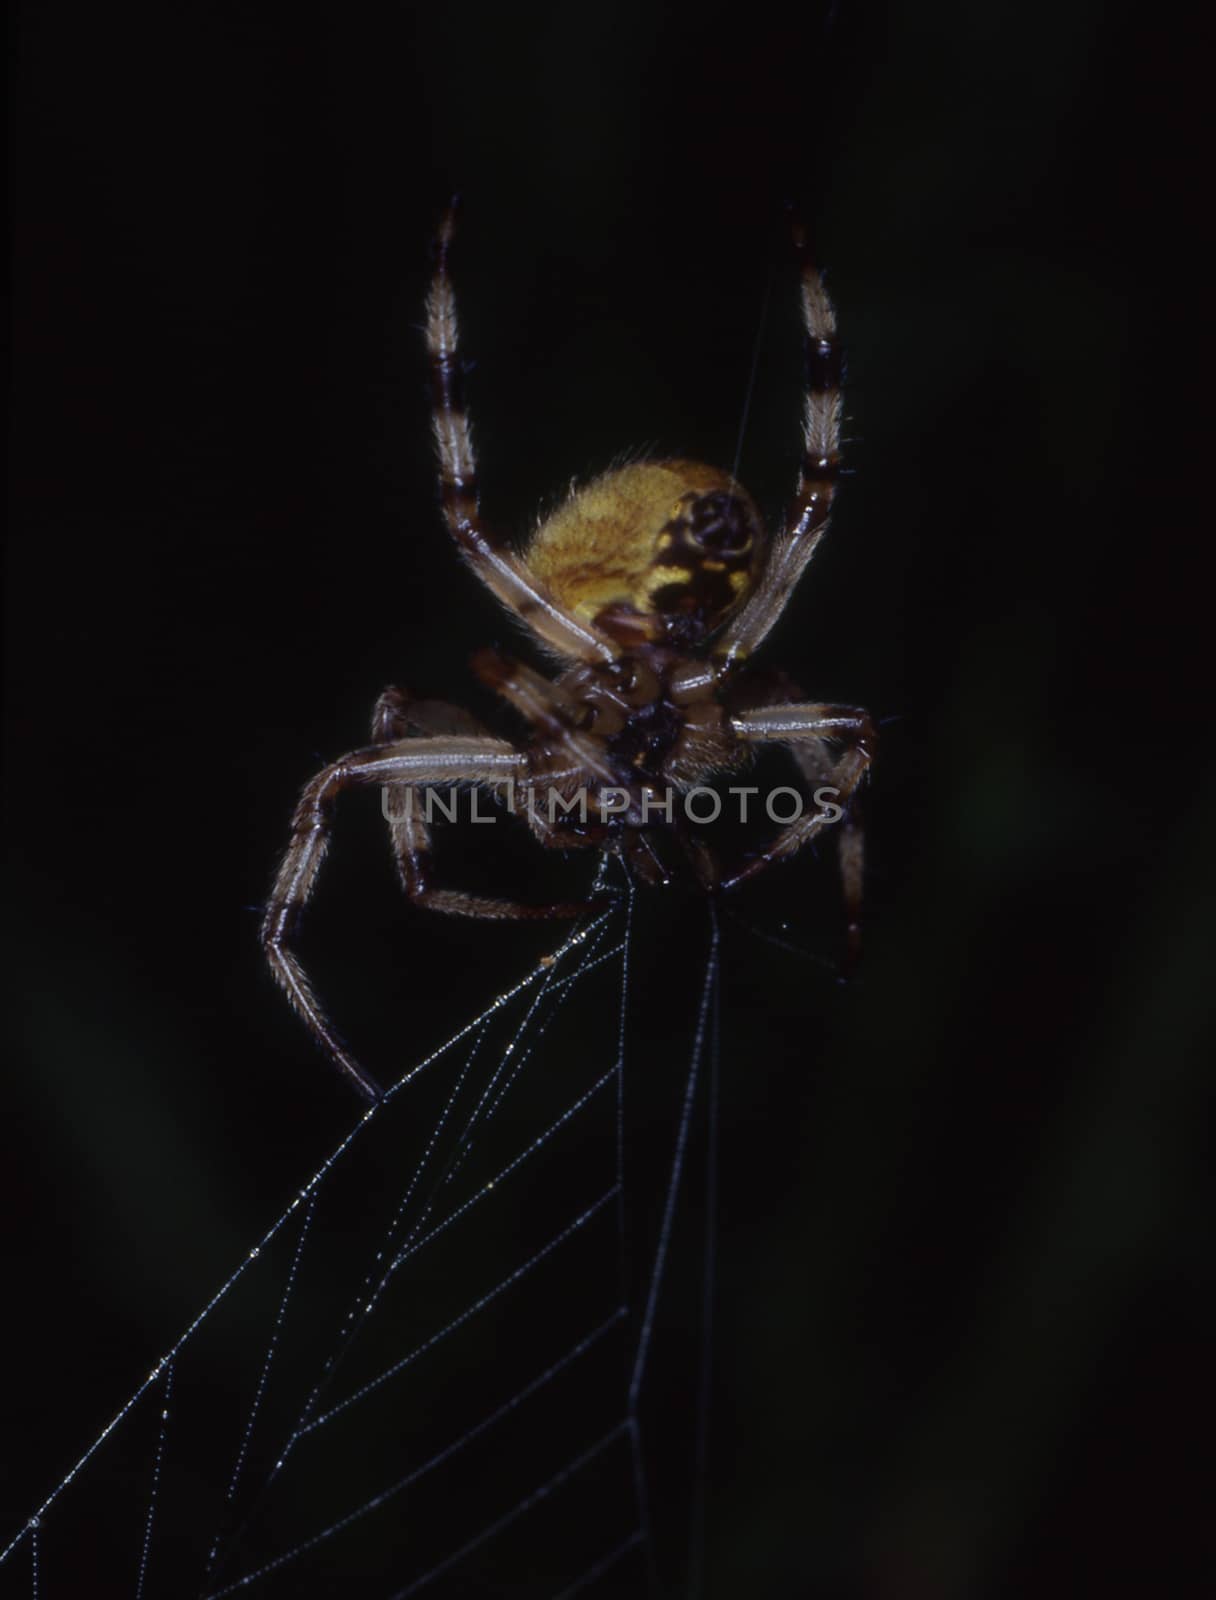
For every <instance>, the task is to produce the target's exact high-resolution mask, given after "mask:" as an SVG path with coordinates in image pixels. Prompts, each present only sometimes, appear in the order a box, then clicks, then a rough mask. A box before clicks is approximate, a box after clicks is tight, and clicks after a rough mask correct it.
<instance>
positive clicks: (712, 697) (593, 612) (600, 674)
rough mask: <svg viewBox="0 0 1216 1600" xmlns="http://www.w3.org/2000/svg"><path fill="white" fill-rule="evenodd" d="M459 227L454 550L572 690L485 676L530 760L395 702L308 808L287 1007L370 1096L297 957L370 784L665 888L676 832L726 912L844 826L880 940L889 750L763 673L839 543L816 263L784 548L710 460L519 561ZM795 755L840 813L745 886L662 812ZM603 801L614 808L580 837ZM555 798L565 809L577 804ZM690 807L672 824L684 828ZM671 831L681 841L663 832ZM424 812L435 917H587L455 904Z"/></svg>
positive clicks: (448, 353) (399, 853)
mask: <svg viewBox="0 0 1216 1600" xmlns="http://www.w3.org/2000/svg"><path fill="white" fill-rule="evenodd" d="M453 223H454V212H453V211H449V212H448V214H447V216H446V217H445V219H444V221H443V224H442V226H441V228H440V231H439V235H438V239H437V243H436V252H435V274H434V279H433V282H432V285H431V291H430V295H429V298H428V301H427V348H428V350H429V353H430V362H431V377H432V384H433V393H434V431H435V443H436V446H437V449H438V455H439V471H440V483H441V490H442V501H443V512H444V516H445V518H446V520H447V524H448V528H449V530H450V531H451V534H452V537H453V538H454V539H455V541H456V545H457V547H458V549H459V550H460V552H461V554H462V555H463V556H464V558H465V560H466V561H467V562H468V564H469V566H470V567H471V568H472V569H473V571H474V573H475V574H476V575H477V576H478V577H479V578H480V579H481V581H482V582H483V583H484V584H485V585H486V586H487V588H488V589H489V590H490V591H491V593H492V594H494V595H495V596H496V597H497V598H498V599H499V600H501V601H502V603H503V605H504V606H506V607H507V608H508V610H510V611H513V612H514V613H515V614H516V615H517V616H518V617H519V618H520V620H521V621H522V622H523V623H524V624H525V626H526V627H527V628H528V629H529V630H530V632H531V633H532V634H533V635H534V637H535V639H536V641H537V643H538V644H539V645H540V646H541V647H542V649H544V650H545V651H546V652H547V653H548V654H549V656H550V657H552V658H553V659H554V661H555V662H556V664H557V665H558V667H559V668H560V670H559V672H558V675H557V677H556V678H555V679H549V678H546V677H544V676H543V675H542V674H541V673H539V672H537V671H536V670H535V669H533V668H532V667H530V666H527V665H525V664H524V663H522V662H519V661H515V660H512V659H510V658H508V657H507V656H504V655H501V654H499V653H497V652H495V651H492V650H485V651H481V652H479V653H478V654H477V655H476V656H475V657H474V658H473V662H472V666H473V671H474V672H475V673H476V674H477V676H478V677H479V678H480V679H481V681H482V682H483V683H486V684H488V685H489V686H490V687H491V688H493V689H494V690H496V691H497V692H498V693H499V694H500V695H501V696H502V697H503V698H504V699H505V700H507V701H509V702H510V704H511V705H513V706H514V707H515V708H516V710H517V711H519V712H520V713H521V714H522V715H523V717H524V718H525V720H526V721H527V722H528V723H529V724H530V725H531V728H532V735H531V738H530V740H529V741H528V743H527V744H526V745H525V746H524V747H522V748H519V747H517V746H515V745H513V744H510V743H508V742H507V741H506V740H504V739H500V738H497V737H495V736H494V735H493V734H492V733H490V732H489V731H488V730H487V729H486V728H484V727H483V726H482V725H481V724H480V723H479V722H477V721H476V720H475V719H474V718H473V717H472V716H470V715H469V714H468V713H467V712H465V711H462V710H460V709H459V708H458V707H456V706H451V705H448V704H446V703H444V702H442V701H426V700H424V701H417V700H411V699H410V697H409V696H408V695H407V694H405V693H404V692H403V691H402V690H400V689H393V688H390V689H386V690H385V691H384V693H383V694H382V695H381V696H380V699H379V700H378V701H377V703H376V708H375V713H374V716H373V720H372V743H371V744H370V745H368V746H366V747H364V748H363V749H359V750H353V751H351V753H350V754H349V755H345V756H343V757H342V758H341V759H340V760H338V761H335V762H333V763H332V765H330V766H328V767H326V768H325V769H324V770H323V771H322V772H320V773H318V774H317V776H316V777H315V778H314V779H313V780H312V782H311V783H309V784H308V786H307V787H306V788H305V790H304V792H303V794H302V796H301V797H300V802H299V805H298V806H297V808H296V813H295V818H294V821H293V823H292V836H291V842H290V844H289V845H288V847H287V852H286V854H285V856H284V858H283V863H282V865H281V866H280V868H279V872H278V877H277V878H276V880H275V884H274V889H273V892H272V894H271V898H270V901H269V904H268V905H267V908H266V915H265V920H264V922H263V926H262V941H263V945H264V947H265V950H266V954H267V957H268V959H269V961H270V965H271V968H272V969H273V971H274V975H275V977H276V978H277V979H278V981H279V983H280V984H281V985H282V986H283V988H284V989H285V990H286V992H287V996H288V999H289V1000H290V1001H291V1003H292V1005H293V1006H294V1007H295V1009H296V1010H297V1011H298V1012H299V1014H300V1016H301V1017H302V1018H303V1019H304V1021H305V1022H306V1023H307V1025H308V1027H309V1028H310V1029H311V1031H312V1033H313V1035H314V1036H315V1038H316V1039H317V1041H318V1042H319V1043H320V1044H321V1045H322V1047H323V1048H324V1049H325V1050H326V1051H327V1052H328V1053H329V1054H330V1055H331V1056H332V1058H333V1059H334V1061H335V1062H336V1063H337V1065H338V1066H339V1067H340V1068H341V1069H342V1070H343V1071H344V1072H346V1073H347V1074H349V1076H350V1077H351V1079H352V1080H353V1081H354V1083H355V1084H356V1085H357V1086H358V1088H359V1089H360V1090H361V1091H362V1092H363V1093H364V1094H366V1095H367V1096H369V1097H370V1098H373V1099H374V1098H375V1097H376V1096H377V1095H378V1094H379V1093H380V1090H379V1088H378V1086H377V1085H376V1083H375V1082H374V1080H373V1079H371V1078H370V1077H369V1076H368V1074H367V1073H366V1072H365V1071H364V1070H363V1068H362V1067H361V1066H359V1064H358V1063H357V1062H356V1061H355V1060H354V1059H353V1057H352V1056H351V1055H350V1053H349V1051H348V1050H347V1049H346V1048H345V1047H344V1046H343V1045H342V1043H341V1042H340V1041H339V1039H338V1037H337V1036H336V1034H335V1032H334V1030H333V1028H332V1026H331V1025H330V1022H329V1020H328V1018H327V1017H326V1015H325V1013H324V1011H323V1010H322V1008H321V1006H320V1004H319V1003H318V1001H317V998H316V996H315V995H314V993H313V990H312V987H311V985H310V983H309V981H308V978H307V976H306V974H305V972H304V969H303V967H302V966H301V964H300V962H299V959H298V958H297V956H296V955H295V953H294V951H293V949H292V936H293V934H294V932H295V930H296V927H297V924H298V922H299V919H300V916H301V913H302V911H303V908H304V905H305V904H306V902H307V900H308V897H309V895H310V894H311V893H312V890H313V886H314V884H315V882H316V877H317V872H318V870H319V868H320V866H321V862H322V859H323V857H324V855H325V849H326V845H327V841H328V837H329V831H330V826H331V819H332V814H333V810H334V803H335V801H336V800H337V797H338V795H339V794H340V793H341V791H342V790H343V789H346V788H349V787H350V786H351V785H354V784H362V785H369V784H371V785H378V786H383V787H386V788H387V787H392V788H397V789H400V790H403V791H404V792H405V800H406V801H407V802H408V801H412V791H414V790H416V789H419V788H424V787H433V786H436V785H453V784H462V785H466V786H476V787H479V788H483V789H486V790H489V791H490V792H492V793H493V794H495V795H497V796H499V797H503V796H504V795H506V796H509V797H510V798H511V801H512V809H514V805H513V799H514V795H515V792H516V786H517V785H518V786H521V787H523V788H525V789H527V790H528V791H530V792H531V794H532V795H533V796H535V795H536V794H537V793H538V792H539V793H544V792H545V791H547V792H548V794H549V797H550V798H549V804H548V805H547V806H545V805H543V804H542V805H537V804H531V805H529V807H528V808H527V811H526V818H527V821H528V823H529V825H530V826H531V828H532V830H533V832H534V833H535V835H536V837H537V838H538V840H539V841H540V843H541V844H543V845H548V846H551V847H557V848H561V849H568V848H570V847H572V846H595V847H598V848H600V849H607V850H611V851H614V852H616V853H617V854H619V855H620V856H621V857H623V858H624V860H625V861H626V863H627V864H628V865H629V866H630V867H631V868H632V869H633V870H634V871H635V873H636V874H637V876H638V877H640V878H641V879H642V880H644V881H648V882H655V881H658V880H659V879H661V878H664V877H665V876H666V874H665V871H664V869H663V867H662V866H661V865H660V857H659V856H658V854H657V853H656V851H655V849H654V847H653V845H652V843H651V835H652V834H654V833H655V831H656V829H658V828H662V829H663V830H664V831H666V832H670V833H672V834H674V835H675V836H676V837H677V839H678V840H679V842H680V844H681V845H682V846H683V848H684V849H685V851H686V852H687V854H688V855H689V856H690V858H691V860H692V862H693V865H694V868H695V870H696V872H697V874H698V876H699V877H700V879H701V881H702V882H703V883H704V884H705V886H706V887H707V888H709V889H718V890H725V889H731V888H734V886H735V885H736V884H739V883H742V882H743V881H744V880H746V879H748V878H751V877H753V876H754V875H755V874H756V873H757V872H760V871H761V870H762V869H763V868H765V867H767V866H769V865H771V864H772V863H773V862H775V861H781V860H784V859H785V858H787V857H789V856H792V855H793V854H794V853H795V852H796V851H798V850H801V849H802V847H803V846H804V845H806V844H808V843H809V842H810V841H811V840H812V839H813V838H815V837H816V836H817V835H818V834H819V833H821V832H822V831H823V830H824V828H825V827H826V826H827V825H828V824H829V823H831V822H833V821H835V819H837V818H840V817H841V816H842V815H843V820H840V821H836V838H837V841H838V849H839V857H840V866H841V874H842V879H843V888H844V898H845V907H846V914H847V919H848V930H849V931H848V943H849V953H850V957H852V956H854V955H855V954H856V951H857V948H858V942H859V937H860V921H859V918H860V904H861V878H862V836H861V829H860V823H859V820H858V819H857V816H856V813H855V808H854V805H853V801H854V799H855V796H856V793H857V790H858V787H859V785H860V784H861V781H862V779H863V778H864V777H865V775H866V772H867V769H868V768H869V765H870V762H871V759H872V752H873V748H874V735H873V729H872V727H871V723H870V719H869V717H868V716H867V714H866V713H865V712H864V711H862V710H859V709H858V708H857V707H855V706H843V705H826V704H820V703H817V702H814V701H804V700H802V698H801V696H800V695H799V693H798V691H797V690H796V689H794V687H793V686H792V685H791V684H790V682H789V680H788V679H785V678H784V677H782V676H779V675H768V676H767V677H761V676H760V675H758V674H755V673H751V672H749V669H748V666H747V663H748V661H749V659H750V657H751V655H752V653H753V651H754V650H755V649H756V647H757V646H758V645H759V644H760V643H761V641H762V640H763V639H764V637H765V635H766V634H767V633H768V632H769V630H770V629H771V628H772V626H773V624H774V623H775V622H776V621H777V618H778V617H779V616H780V615H781V612H782V611H783V609H784V607H785V605H786V602H787V601H788V600H789V598H790V595H791V594H792V592H793V589H794V586H795V584H796V583H797V582H798V579H799V578H800V576H801V575H802V572H803V569H804V568H805V567H806V565H807V563H808V562H809V561H810V559H811V557H812V555H813V554H814V553H815V550H816V547H817V546H818V544H819V541H820V539H821V538H822V537H823V534H824V531H825V529H826V527H827V521H828V513H829V511H830V508H831V504H832V499H833V497H834V494H835V489H836V481H837V478H838V476H839V472H840V418H841V398H840V375H841V362H840V353H839V347H838V345H837V342H836V318H835V314H834V312H833V309H832V304H831V301H830V300H829V299H828V296H827V293H826V291H825V290H824V286H823V281H822V279H821V277H820V275H819V272H818V271H817V269H816V267H815V265H814V263H813V262H812V260H811V257H810V253H809V250H808V248H807V242H806V237H805V233H804V231H803V229H802V228H801V227H798V226H795V228H794V245H795V250H796V253H797V257H798V264H799V269H800V273H801V284H802V319H803V327H804V338H805V353H806V374H807V376H806V394H805V405H804V412H803V434H804V441H805V452H804V456H803V461H802V468H801V472H800V475H799V481H798V489H797V493H796V495H795V497H794V501H793V504H792V506H791V508H790V510H789V512H788V514H787V516H786V518H785V522H784V525H783V526H782V527H781V529H780V531H779V532H777V533H776V534H775V535H774V536H773V537H772V538H771V539H769V538H768V537H767V536H766V534H765V531H764V528H763V525H762V523H761V520H760V516H759V513H758V512H757V510H756V506H755V504H754V503H753V501H752V499H751V497H750V496H749V495H748V494H747V492H746V491H745V490H744V489H743V488H741V486H740V485H739V484H738V483H736V482H735V480H734V479H733V477H731V476H730V475H729V474H728V473H725V472H721V471H719V470H718V469H717V468H716V467H709V466H702V465H700V464H699V463H697V462H694V461H684V460H670V461H646V462H637V463H634V464H632V465H628V466H624V467H619V468H617V469H615V470H613V471H610V472H606V473H604V474H603V475H602V476H601V477H599V478H596V479H594V480H593V481H592V482H591V483H589V484H587V485H586V486H584V487H583V488H575V489H572V491H571V494H570V496H569V498H568V499H567V501H566V502H565V504H564V505H562V506H561V507H560V509H559V510H558V511H556V512H555V513H554V514H553V515H552V516H551V517H549V518H548V519H547V520H546V521H544V522H542V523H541V524H540V525H539V526H538V528H537V529H536V531H535V533H534V534H533V535H532V538H531V539H530V541H529V542H528V544H527V546H526V548H525V549H524V550H522V551H518V552H517V551H516V550H514V549H512V547H511V546H510V545H509V544H507V543H506V542H505V541H504V540H503V539H502V538H500V537H499V536H498V535H497V534H496V533H494V532H493V531H492V530H491V529H489V528H487V527H486V526H485V524H484V523H483V521H482V519H481V516H480V512H479V510H478V497H477V467H476V461H475V458H474V454H473V445H472V440H471V437H470V432H469V420H468V413H467V411H466V409H465V404H464V399H463V396H462V392H461V389H462V384H461V362H460V357H459V354H458V341H457V323H456V305H455V299H454V297H453V293H452V283H451V278H450V276H449V272H448V255H449V250H450V246H451V241H452V232H453ZM774 743H776V744H781V745H784V746H786V747H787V748H788V749H789V751H790V753H791V755H792V756H793V759H794V761H795V762H796V764H797V766H798V767H799V769H800V770H801V773H802V775H803V777H804V778H805V779H806V780H807V781H808V782H811V783H814V782H822V783H825V784H830V785H831V786H832V792H833V793H834V794H835V796H836V797H837V798H838V800H839V806H838V807H837V806H833V807H832V808H831V809H829V810H822V809H817V810H813V811H807V812H805V813H803V814H801V815H799V816H798V817H797V818H796V819H795V820H793V821H791V822H789V823H788V824H787V825H786V826H784V827H782V829H781V830H780V832H779V833H778V834H777V835H776V837H775V838H774V839H773V840H772V842H771V843H770V844H768V845H767V846H766V847H765V848H764V849H762V850H760V851H759V852H758V853H756V854H755V855H753V856H751V857H749V858H748V859H747V860H746V861H745V862H744V863H742V864H740V865H738V866H737V867H735V868H734V869H732V870H729V871H726V870H723V868H722V867H721V866H720V865H719V863H718V861H717V860H716V858H715V856H714V854H713V852H712V851H711V850H710V849H709V847H708V846H707V845H706V844H705V843H704V842H703V841H702V840H700V839H698V838H695V837H692V836H690V835H689V834H688V833H687V832H686V831H685V830H684V829H682V828H680V827H678V826H677V825H676V823H675V822H674V821H669V820H668V818H667V814H666V812H665V811H664V806H663V801H662V795H661V791H666V792H667V793H668V794H670V793H671V791H673V790H674V791H675V792H677V793H686V792H687V791H688V790H689V789H691V788H692V787H694V786H696V785H698V784H699V783H700V782H701V781H702V780H704V779H705V778H707V777H709V776H712V775H715V774H720V773H728V772H732V771H738V770H739V769H741V768H743V767H745V766H746V765H747V764H748V762H749V761H750V760H751V758H752V756H753V755H754V752H755V750H756V748H757V747H758V746H760V745H764V744H774ZM588 789H591V790H593V791H594V790H597V789H598V790H599V791H600V792H601V794H606V793H609V792H610V793H611V794H612V796H613V799H612V801H611V803H608V802H607V801H604V802H603V803H602V804H601V806H600V808H599V811H598V813H597V814H596V815H595V816H593V817H591V818H588V817H587V816H586V814H585V813H580V814H579V815H575V811H574V806H573V801H574V798H575V797H576V796H577V795H578V794H579V793H584V794H585V793H586V791H587V790H588ZM555 800H556V803H555ZM668 809H669V808H668ZM656 810H658V811H659V812H660V813H661V814H662V818H663V820H661V821H658V820H656V818H655V816H654V815H652V813H653V812H654V811H656ZM417 811H418V808H417V807H416V806H414V805H413V804H412V803H407V804H403V805H401V806H399V807H397V808H395V809H394V810H393V811H392V812H391V814H390V816H389V828H390V833H391V840H392V848H393V854H394V856H395V857H396V861H397V867H398V871H399V872H400V875H401V881H402V884H403V886H404V888H405V892H406V893H407V894H408V895H409V897H410V898H411V899H412V900H416V901H417V902H418V903H419V904H420V905H425V906H430V907H431V908H432V909H434V910H436V911H447V912H454V913H457V914H460V915H464V916H472V917H496V918H501V917H526V918H536V917H571V916H575V915H577V914H578V913H580V912H581V911H583V910H585V909H586V902H585V901H584V902H575V903H571V904H561V905H528V904H524V903H521V902H518V901H515V900H500V899H490V898H487V897H484V896H481V895H476V894H469V893H466V892H465V891H464V890H459V889H446V888H438V887H435V886H434V885H433V883H432V882H431V879H430V877H429V874H428V854H429V849H430V833H429V828H428V826H427V819H426V818H425V817H421V816H419V815H418V814H417Z"/></svg>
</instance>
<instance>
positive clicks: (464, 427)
mask: <svg viewBox="0 0 1216 1600" xmlns="http://www.w3.org/2000/svg"><path fill="white" fill-rule="evenodd" d="M455 220H456V218H455V210H454V209H449V211H448V212H447V214H446V216H445V217H444V219H443V222H442V223H441V225H440V228H439V234H438V237H437V239H436V242H435V274H434V277H433V279H432V281H431V292H430V294H429V296H428V298H427V306H426V342H427V350H428V351H429V353H430V358H431V387H432V393H433V426H434V434H435V448H436V450H437V452H438V456H439V483H440V490H441V494H442V500H443V514H444V517H445V518H446V519H447V524H448V528H449V530H450V531H451V534H452V537H453V538H454V539H455V541H456V543H457V545H458V547H459V549H460V551H461V553H462V554H463V555H464V557H465V559H466V561H467V562H468V563H469V565H470V566H471V567H472V569H473V571H474V572H475V573H476V574H477V576H478V577H479V578H480V579H481V581H482V582H483V583H484V584H485V585H486V587H487V588H488V589H489V590H490V592H491V593H492V594H493V595H494V596H495V597H496V598H497V599H499V600H501V601H502V603H503V604H504V605H505V606H507V607H508V609H509V610H511V611H514V612H516V613H517V614H518V616H519V617H520V619H521V620H522V621H523V622H524V624H525V625H526V626H527V627H528V628H530V629H531V630H532V632H533V633H535V634H536V635H537V636H538V637H539V638H540V639H541V640H542V641H543V642H544V643H545V644H547V645H548V646H549V647H550V648H551V649H553V650H555V651H557V652H558V653H559V654H560V655H562V656H565V657H575V658H577V659H579V660H583V661H611V660H612V659H613V655H614V650H613V647H612V644H611V642H610V641H609V640H608V639H607V638H605V637H604V636H603V635H602V634H600V633H598V632H597V631H596V630H595V629H594V628H590V627H587V626H585V625H584V624H583V623H581V622H579V621H578V620H577V619H576V618H575V617H573V616H571V615H570V614H569V612H567V611H566V610H564V609H563V608H562V607H561V606H559V605H558V603H557V601H556V600H555V599H554V598H553V596H552V595H551V594H549V593H548V591H547V590H546V589H545V587H544V586H543V585H542V584H541V583H539V582H538V581H537V580H536V579H535V578H534V577H533V576H532V575H531V574H530V573H529V571H528V569H527V567H526V566H525V565H524V563H523V562H522V561H521V560H520V559H519V557H518V556H517V555H515V553H514V552H513V551H512V550H511V549H510V548H509V547H508V546H507V545H506V544H505V543H504V542H503V541H502V540H501V539H497V538H495V537H494V536H493V535H492V534H491V533H490V531H489V530H488V529H487V528H486V527H485V526H484V525H483V523H482V521H481V515H480V512H479V509H478V503H477V458H476V455H475V453H474V450H473V438H472V433H471V431H470V428H469V414H468V409H467V407H466V405H465V401H464V394H463V387H464V386H463V375H462V372H461V362H460V342H459V324H458V322H457V318H456V297H455V294H454V293H453V290H452V279H451V275H450V273H449V271H448V251H449V249H450V247H451V243H452V235H453V232H454V230H455Z"/></svg>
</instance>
